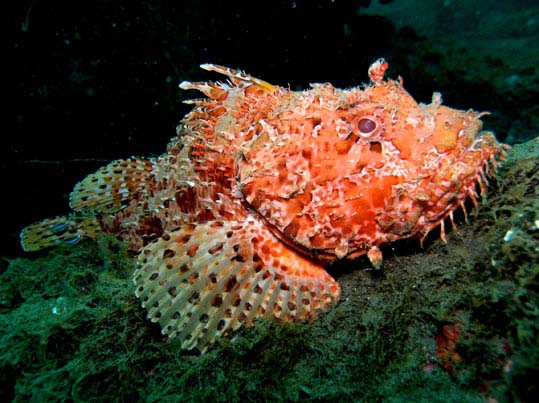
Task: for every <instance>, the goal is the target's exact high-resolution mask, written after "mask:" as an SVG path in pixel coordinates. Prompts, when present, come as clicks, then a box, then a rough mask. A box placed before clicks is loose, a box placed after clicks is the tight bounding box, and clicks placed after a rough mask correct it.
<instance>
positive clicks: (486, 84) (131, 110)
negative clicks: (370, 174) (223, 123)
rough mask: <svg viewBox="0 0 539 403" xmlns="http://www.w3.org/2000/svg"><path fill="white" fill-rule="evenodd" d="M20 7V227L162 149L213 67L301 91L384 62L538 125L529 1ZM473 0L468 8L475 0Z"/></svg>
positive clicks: (14, 21) (13, 42) (412, 80)
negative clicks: (114, 169)
mask: <svg viewBox="0 0 539 403" xmlns="http://www.w3.org/2000/svg"><path fill="white" fill-rule="evenodd" d="M369 3H370V2H369V1H342V0H335V1H329V0H314V1H301V0H300V1H283V0H279V1H272V2H262V3H260V4H258V3H257V5H254V3H252V2H245V3H244V4H242V2H221V1H213V0H210V1H195V0H184V1H137V2H133V1H127V0H119V1H82V2H73V1H62V0H57V1H43V0H32V1H21V2H18V3H17V6H16V7H15V9H14V10H13V11H15V13H14V14H12V15H11V16H10V21H9V23H8V25H7V26H8V28H9V35H8V40H9V41H8V48H7V50H6V52H5V54H6V57H5V59H4V60H5V61H4V66H5V67H7V68H8V71H9V73H8V74H6V75H5V77H6V87H5V89H7V93H5V99H6V101H7V123H8V124H7V125H6V126H4V134H3V135H2V139H1V141H2V147H1V152H2V156H1V165H0V169H1V177H2V180H3V192H2V194H3V199H4V203H3V205H4V206H6V207H5V209H6V216H7V217H6V218H5V219H4V225H3V229H2V242H1V243H0V245H1V246H2V250H1V251H0V253H2V254H7V255H9V256H12V255H17V254H19V253H20V251H19V248H18V231H19V230H20V228H22V227H23V226H24V225H27V224H29V223H31V222H33V221H35V220H38V219H40V218H43V217H47V216H52V215H56V214H62V213H63V212H65V211H67V207H68V206H67V200H68V195H69V192H70V191H71V189H72V187H73V185H74V184H75V183H76V182H77V181H79V180H81V179H82V178H83V177H84V176H86V175H87V174H89V173H91V172H93V171H94V170H95V169H97V168H98V167H100V166H102V165H104V164H105V163H106V162H108V161H111V160H114V159H117V158H125V157H129V156H131V155H141V156H149V155H157V154H160V153H161V152H163V151H164V149H165V146H166V144H167V141H168V139H169V138H170V137H172V136H173V135H174V130H175V126H176V125H177V124H178V122H179V120H180V119H181V118H182V117H183V116H184V114H185V113H186V112H187V111H188V107H187V106H186V105H183V104H182V103H181V100H182V99H183V98H184V97H186V95H185V94H184V93H182V91H181V90H179V89H178V88H177V85H178V83H179V82H181V81H183V80H190V79H208V78H214V77H212V76H211V75H210V74H208V73H206V72H203V71H201V70H199V69H198V65H199V64H200V63H205V62H211V63H218V64H223V65H226V66H231V67H237V68H241V69H243V70H245V71H247V72H248V73H250V74H251V75H254V76H256V77H261V78H263V79H264V80H266V81H269V82H271V83H276V84H279V85H283V86H286V85H290V86H291V88H293V89H302V88H306V87H307V85H308V84H309V83H311V82H331V83H332V84H334V85H335V86H337V87H346V86H353V85H358V84H360V83H363V82H366V81H367V76H366V70H367V67H368V66H369V64H370V63H371V62H372V61H373V60H374V59H376V58H378V57H380V56H383V57H386V58H387V59H388V60H389V62H390V70H389V72H388V74H389V76H391V77H396V76H398V75H401V76H402V77H403V78H404V83H405V87H406V88H407V90H408V91H409V92H410V93H411V94H412V95H413V96H414V97H415V98H416V99H417V100H419V101H429V100H430V96H431V94H432V92H433V91H441V92H442V94H443V97H444V103H445V104H446V105H449V106H452V107H457V108H462V109H468V108H473V109H476V110H486V111H491V112H492V113H493V114H492V116H491V117H488V118H486V119H485V121H486V125H487V127H488V128H491V129H494V130H495V132H496V133H497V136H498V138H499V139H500V140H508V141H509V142H511V143H514V142H518V141H523V140H525V139H528V138H531V137H533V136H534V135H536V134H537V128H538V118H537V115H538V111H537V102H536V100H537V98H538V97H539V90H538V87H539V78H538V77H539V73H538V70H537V66H538V65H539V60H538V59H539V56H538V55H539V48H537V46H539V45H538V43H539V39H538V38H539V16H538V3H537V1H531V0H527V1H523V0H518V1H517V0H514V1H506V2H501V3H502V4H500V2H498V1H489V0H483V1H477V2H473V3H470V2H467V1H449V0H448V1H398V0H396V1H393V2H391V1H383V2H382V3H389V4H383V5H380V4H378V3H377V2H373V4H372V5H371V6H370V7H367V6H368V5H369ZM472 4H473V6H472Z"/></svg>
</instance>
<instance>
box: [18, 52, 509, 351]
mask: <svg viewBox="0 0 539 403" xmlns="http://www.w3.org/2000/svg"><path fill="white" fill-rule="evenodd" d="M201 67H202V68H203V69H205V70H208V71H213V72H217V73H220V74H223V75H224V76H226V77H227V81H226V82H196V83H193V82H183V83H181V84H180V87H181V88H182V89H187V90H188V89H194V90H198V91H200V92H201V93H202V94H204V95H205V98H202V99H195V100H191V101H188V103H190V104H193V105H194V108H193V110H192V111H191V112H190V113H189V114H188V115H187V116H186V117H185V118H184V119H183V121H182V123H181V124H180V125H179V127H178V131H177V136H175V137H174V138H173V139H172V141H171V142H170V144H169V145H168V148H167V151H166V152H165V153H164V154H163V155H161V156H159V157H156V158H138V157H137V158H135V157H133V158H129V159H121V160H117V161H114V162H112V163H110V164H109V165H107V166H106V167H103V168H101V169H99V170H98V171H97V172H96V173H94V174H92V175H90V176H88V177H86V178H85V179H84V180H83V181H82V182H80V183H78V184H77V185H76V186H75V188H74V190H73V192H72V193H71V196H70V206H71V208H72V209H73V210H74V212H73V213H71V214H70V215H67V216H62V217H56V218H52V219H46V220H44V221H41V222H39V223H36V224H32V225H30V226H28V227H26V228H24V229H23V231H22V233H21V243H22V246H23V248H24V249H25V250H26V251H35V250H39V249H43V248H46V247H49V246H53V245H57V244H75V243H77V242H78V241H79V240H81V239H83V238H95V237H97V236H98V235H99V234H100V233H108V234H114V235H116V236H117V237H119V238H120V239H122V240H124V241H125V242H127V244H128V245H129V247H130V248H131V249H133V250H135V251H138V258H137V259H138V268H137V269H136V271H135V273H134V277H133V278H134V282H135V286H136V295H137V297H138V298H140V300H141V302H142V306H143V307H145V308H146V309H147V311H148V317H149V318H150V319H151V320H152V321H153V322H158V323H159V324H160V325H161V327H162V332H163V334H166V335H168V336H169V337H179V338H180V339H181V342H182V347H183V348H185V349H193V348H198V349H199V350H200V351H202V352H204V351H206V350H207V348H208V347H209V346H210V345H211V344H212V343H214V341H215V340H216V338H218V337H219V336H221V335H223V334H225V333H229V332H230V331H232V330H235V329H238V328H239V327H241V326H242V325H250V324H252V322H253V320H254V319H256V318H262V317H272V318H275V319H277V320H281V321H303V320H306V319H309V320H310V319H313V318H314V317H315V316H316V315H317V313H318V312H319V311H320V310H325V309H327V308H328V307H329V306H330V305H331V304H333V303H335V302H336V301H338V300H339V298H340V287H339V284H338V283H337V282H336V281H335V280H334V279H333V278H332V277H331V276H330V275H329V274H328V273H327V272H326V271H325V270H324V266H325V265H326V264H328V263H331V262H333V261H335V260H338V259H353V258H356V257H358V256H360V255H363V254H366V255H367V256H368V258H369V259H370V261H371V262H372V265H373V266H374V267H379V266H380V264H381V262H382V253H381V251H380V249H379V246H380V245H381V244H384V243H388V242H393V241H396V240H399V239H403V238H424V237H425V236H426V235H427V233H428V232H429V231H430V230H432V229H433V228H435V227H437V226H440V227H441V237H442V239H443V238H444V219H445V218H446V217H448V216H449V217H450V218H451V219H452V218H453V216H452V214H453V211H454V210H455V209H457V208H459V207H462V208H463V209H464V202H465V201H466V199H467V198H470V199H471V200H472V201H473V202H474V203H476V200H477V198H478V196H479V195H478V192H481V193H482V192H483V191H484V189H485V186H486V184H487V176H490V175H493V174H494V173H495V170H496V168H497V166H498V165H499V161H500V160H503V157H504V149H505V148H506V146H504V145H503V144H499V143H498V142H497V141H496V139H495V137H494V135H493V134H492V133H490V132H485V131H481V126H482V122H481V120H480V117H481V116H482V114H481V113H477V112H474V111H473V110H468V111H460V110H455V109H451V108H448V107H446V106H443V105H441V96H440V95H439V94H438V93H435V94H434V95H433V97H432V103H431V104H429V105H424V104H418V103H417V102H416V101H415V100H414V99H413V98H412V97H411V96H410V95H409V94H408V93H407V92H406V91H405V90H404V88H403V85H402V80H401V79H399V80H398V81H393V80H389V79H388V80H384V72H385V70H386V69H387V63H386V62H385V61H384V60H383V59H379V60H377V61H376V62H375V63H373V64H372V65H371V67H370V69H369V77H370V81H371V83H370V84H369V85H366V86H362V87H355V88H351V89H346V90H341V89H337V88H335V87H333V86H332V85H331V84H313V85H311V89H310V90H307V91H291V90H290V89H287V88H283V87H279V86H275V85H272V84H269V83H267V82H265V81H262V80H260V79H257V78H254V77H251V76H249V75H247V74H245V73H244V72H242V71H239V70H234V69H230V68H226V67H222V66H217V65H213V64H203V65H202V66H201Z"/></svg>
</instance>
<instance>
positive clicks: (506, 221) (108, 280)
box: [0, 140, 539, 402]
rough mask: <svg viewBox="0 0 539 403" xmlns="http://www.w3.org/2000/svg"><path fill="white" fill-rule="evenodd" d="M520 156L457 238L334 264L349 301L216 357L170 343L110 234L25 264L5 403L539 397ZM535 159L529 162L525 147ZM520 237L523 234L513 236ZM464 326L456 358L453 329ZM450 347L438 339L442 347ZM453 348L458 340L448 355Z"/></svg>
mask: <svg viewBox="0 0 539 403" xmlns="http://www.w3.org/2000/svg"><path fill="white" fill-rule="evenodd" d="M534 141H535V143H534V142H533V141H532V142H530V143H528V144H526V145H523V146H520V147H515V148H516V150H513V151H511V153H510V158H509V161H508V162H507V163H506V164H505V166H504V168H503V169H502V170H501V171H500V175H499V179H498V180H497V181H493V183H492V184H491V187H490V189H489V196H488V199H487V200H486V201H485V202H484V203H482V205H481V206H480V207H479V209H478V210H477V211H476V212H475V213H474V214H473V217H471V218H470V223H468V224H466V223H464V222H463V221H464V220H463V218H464V217H463V216H457V221H458V228H457V229H456V230H454V231H451V232H450V233H449V234H448V243H447V244H444V243H442V242H441V241H440V240H438V239H437V238H436V236H432V237H430V238H428V239H427V242H426V243H425V246H424V249H421V248H420V247H419V242H417V241H404V242H399V243H396V244H394V245H389V246H387V247H386V248H385V249H384V255H385V261H384V265H383V270H379V271H376V270H372V269H365V268H367V267H368V262H367V261H366V259H358V260H356V261H353V262H348V263H344V262H342V263H340V264H336V265H334V266H333V267H331V268H330V269H329V270H330V271H331V274H332V275H334V276H335V277H336V278H337V280H338V281H339V283H340V284H341V286H342V295H343V297H342V301H341V302H340V303H339V304H338V305H337V306H335V307H333V308H332V309H330V310H329V311H328V312H326V313H323V314H322V315H321V316H320V318H319V319H318V320H317V321H315V322H313V323H311V324H288V325H285V324H279V323H274V322H272V321H259V322H257V323H256V324H255V326H254V327H252V328H250V329H243V330H241V331H240V332H238V333H237V334H236V335H235V336H234V337H231V338H226V339H223V340H221V341H220V342H219V343H217V344H216V345H215V346H214V347H213V348H211V349H210V350H209V351H208V352H207V353H206V354H204V355H201V356H200V355H197V354H194V353H192V352H185V351H182V350H181V349H180V348H179V343H178V342H177V341H174V340H172V341H167V340H166V339H165V338H164V337H163V336H162V335H161V334H160V329H159V328H158V326H157V325H154V324H151V323H150V322H149V321H147V320H146V319H145V312H144V310H143V309H142V308H140V305H139V302H138V301H137V300H136V299H135V297H134V296H133V294H134V290H133V285H132V281H131V274H132V272H133V269H134V261H133V259H132V257H131V256H130V255H129V253H128V252H127V250H126V248H125V247H124V246H123V245H122V244H121V243H120V242H118V241H116V240H114V239H112V238H109V237H102V238H100V239H99V240H98V241H97V242H85V243H82V244H81V245H80V246H79V247H77V248H73V249H61V250H55V251H51V252H49V253H46V254H43V255H41V256H37V257H32V258H28V259H14V260H11V261H9V263H8V265H7V267H6V269H5V270H4V272H3V273H2V274H1V279H0V329H1V330H0V383H1V385H2V388H1V390H2V394H3V395H2V396H0V398H1V399H2V401H9V400H13V401H88V402H93V401H96V402H97V401H118V400H120V401H125V400H144V401H149V402H157V401H239V400H248V401H260V400H277V401H279V400H286V401H296V400H310V401H327V400H356V401H381V400H383V401H390V402H398V401H422V400H423V401H425V400H428V401H433V402H436V401H439V402H442V401H448V400H449V401H455V400H462V401H466V402H468V401H478V402H479V401H484V399H485V398H488V397H494V398H496V399H498V400H499V401H506V400H524V401H525V400H528V401H529V400H532V397H533V396H537V394H538V393H539V392H538V391H537V386H536V385H535V384H534V383H533V381H532V380H533V379H536V376H537V375H538V374H537V372H538V368H539V347H538V346H539V342H538V335H539V298H538V292H539V282H538V274H539V264H538V263H537V262H538V257H539V251H538V246H537V245H539V228H537V227H536V224H535V223H536V220H538V219H539V217H538V216H537V214H538V213H537V212H538V211H539V206H538V200H539V195H538V188H539V186H538V183H539V177H538V172H539V169H538V168H539V167H538V162H537V161H539V158H538V156H537V149H538V147H537V141H536V140H534ZM519 153H520V154H519ZM508 234H510V235H508ZM448 325H456V326H458V328H459V329H460V335H459V337H458V338H457V341H456V346H455V348H454V349H453V350H452V351H453V353H456V354H457V355H456V356H455V357H457V358H454V359H447V358H444V357H443V355H441V354H440V348H442V347H444V346H443V345H442V344H443V343H442V344H441V342H440V340H442V339H441V338H440V335H442V334H443V331H444V326H448ZM437 340H438V341H437ZM446 347H447V346H446Z"/></svg>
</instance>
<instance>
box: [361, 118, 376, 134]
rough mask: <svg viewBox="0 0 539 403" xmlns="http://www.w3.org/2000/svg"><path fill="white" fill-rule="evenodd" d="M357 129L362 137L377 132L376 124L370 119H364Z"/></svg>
mask: <svg viewBox="0 0 539 403" xmlns="http://www.w3.org/2000/svg"><path fill="white" fill-rule="evenodd" d="M357 128H358V129H359V132H360V133H361V135H363V136H368V135H369V134H371V133H372V132H373V131H375V130H376V122H375V121H374V120H372V119H369V118H362V119H359V121H358V122H357Z"/></svg>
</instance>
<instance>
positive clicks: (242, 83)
mask: <svg viewBox="0 0 539 403" xmlns="http://www.w3.org/2000/svg"><path fill="white" fill-rule="evenodd" d="M200 67H201V68H203V69H204V70H207V71H215V72H216V73H220V74H224V75H225V76H227V77H228V79H229V80H230V83H231V84H232V85H233V86H234V87H239V88H244V89H246V90H247V89H248V91H253V88H255V89H257V90H260V91H263V92H272V91H275V90H277V88H278V87H276V86H274V85H272V84H270V83H268V82H266V81H264V80H260V79H259V78H256V77H251V76H250V75H248V74H246V73H245V72H244V71H242V70H236V69H231V68H229V67H225V66H219V65H217V64H211V63H205V64H201V65H200ZM180 88H181V89H183V90H198V91H200V92H202V93H203V94H204V95H206V96H207V97H208V98H211V99H219V100H223V99H225V98H226V97H227V95H228V91H229V90H230V88H231V87H230V86H229V85H227V84H224V83H213V82H190V81H183V82H181V83H180Z"/></svg>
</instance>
